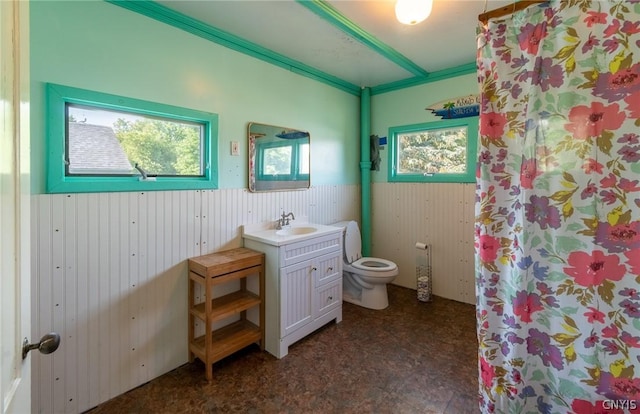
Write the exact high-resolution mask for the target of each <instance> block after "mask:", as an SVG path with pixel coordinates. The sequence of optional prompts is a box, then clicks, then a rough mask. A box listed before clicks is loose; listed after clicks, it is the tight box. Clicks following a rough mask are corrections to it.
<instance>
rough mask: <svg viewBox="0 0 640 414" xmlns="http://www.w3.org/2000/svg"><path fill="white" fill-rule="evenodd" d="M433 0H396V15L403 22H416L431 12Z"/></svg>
mask: <svg viewBox="0 0 640 414" xmlns="http://www.w3.org/2000/svg"><path fill="white" fill-rule="evenodd" d="M432 6H433V0H397V1H396V17H397V18H398V21H399V22H400V23H403V24H418V23H420V22H421V21H423V20H424V19H426V18H427V17H429V15H430V14H431V7H432Z"/></svg>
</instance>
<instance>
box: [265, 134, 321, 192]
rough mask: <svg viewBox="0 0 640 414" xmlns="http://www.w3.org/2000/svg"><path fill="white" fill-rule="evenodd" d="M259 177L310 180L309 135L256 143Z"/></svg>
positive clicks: (268, 179)
mask: <svg viewBox="0 0 640 414" xmlns="http://www.w3.org/2000/svg"><path fill="white" fill-rule="evenodd" d="M256 152H257V159H256V167H257V168H256V170H257V171H258V179H259V180H266V181H299V180H309V136H308V134H305V135H304V137H301V138H297V139H287V140H285V141H283V140H277V141H272V142H269V141H267V140H265V141H261V142H259V143H258V144H257V145H256Z"/></svg>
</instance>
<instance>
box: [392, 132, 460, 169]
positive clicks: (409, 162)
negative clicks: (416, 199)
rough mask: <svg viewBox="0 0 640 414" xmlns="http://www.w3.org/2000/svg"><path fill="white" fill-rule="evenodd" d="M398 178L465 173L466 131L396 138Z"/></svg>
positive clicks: (419, 134) (419, 133)
mask: <svg viewBox="0 0 640 414" xmlns="http://www.w3.org/2000/svg"><path fill="white" fill-rule="evenodd" d="M397 161H398V174H430V173H438V174H447V173H449V174H452V173H465V172H466V166H467V127H466V126H464V127H457V128H446V129H431V130H425V131H417V132H411V133H402V134H398V160H397Z"/></svg>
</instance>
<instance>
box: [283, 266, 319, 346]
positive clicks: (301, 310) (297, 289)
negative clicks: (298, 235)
mask: <svg viewBox="0 0 640 414" xmlns="http://www.w3.org/2000/svg"><path fill="white" fill-rule="evenodd" d="M280 289H281V290H280V292H281V293H280V295H281V296H280V337H281V338H284V337H285V336H287V335H289V334H290V333H291V332H293V331H295V330H297V329H299V328H301V327H302V326H304V325H306V324H308V323H309V322H311V316H312V304H313V302H312V300H313V299H312V296H311V295H312V292H313V270H312V268H311V261H309V260H307V261H306V262H302V263H298V264H294V265H291V266H287V267H283V268H282V269H281V270H280Z"/></svg>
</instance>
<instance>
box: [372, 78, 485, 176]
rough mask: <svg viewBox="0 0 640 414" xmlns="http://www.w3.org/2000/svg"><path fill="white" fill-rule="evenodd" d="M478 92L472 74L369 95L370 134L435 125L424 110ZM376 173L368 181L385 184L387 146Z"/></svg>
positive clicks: (433, 117) (434, 118)
mask: <svg viewBox="0 0 640 414" xmlns="http://www.w3.org/2000/svg"><path fill="white" fill-rule="evenodd" d="M477 93H479V89H478V77H477V75H476V74H475V73H474V74H469V75H463V76H458V77H455V78H449V79H445V80H442V81H438V82H432V83H426V84H423V85H418V86H414V87H411V88H405V89H400V90H397V91H393V92H388V93H383V94H378V95H373V96H372V97H371V134H374V135H378V136H380V137H386V136H387V135H388V134H389V127H393V126H401V125H411V124H419V123H423V122H435V121H438V120H439V119H440V118H439V117H437V116H435V115H433V114H431V111H427V110H425V108H427V107H428V106H429V105H431V104H434V103H436V102H440V101H443V100H445V99H450V98H457V97H459V96H465V95H471V94H477ZM380 157H381V159H382V161H381V163H380V171H373V172H372V174H371V181H373V182H387V181H388V179H387V178H388V177H387V165H388V157H389V146H388V145H386V146H385V147H384V150H383V151H381V152H380Z"/></svg>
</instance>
